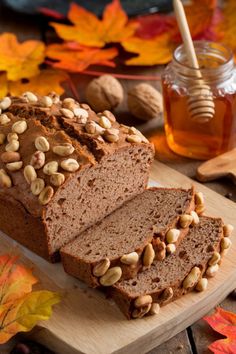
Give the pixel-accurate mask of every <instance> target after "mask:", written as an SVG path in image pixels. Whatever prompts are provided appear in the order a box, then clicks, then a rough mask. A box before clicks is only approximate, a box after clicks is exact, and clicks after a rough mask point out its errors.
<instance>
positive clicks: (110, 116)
mask: <svg viewBox="0 0 236 354" xmlns="http://www.w3.org/2000/svg"><path fill="white" fill-rule="evenodd" d="M99 115H103V116H105V117H107V118H108V119H109V121H110V122H112V123H115V121H116V117H115V116H114V114H113V113H111V112H110V111H108V110H105V111H103V112H102V113H98V116H99Z"/></svg>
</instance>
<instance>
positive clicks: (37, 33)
mask: <svg viewBox="0 0 236 354" xmlns="http://www.w3.org/2000/svg"><path fill="white" fill-rule="evenodd" d="M2 32H13V33H15V34H16V35H17V36H18V39H20V40H25V39H29V38H37V39H41V40H42V39H45V38H48V37H50V32H48V27H47V22H46V20H45V19H43V20H42V18H40V17H28V16H23V15H20V14H17V13H13V12H11V11H9V10H7V9H5V8H3V7H2V6H1V5H0V33H2ZM105 70H106V68H105ZM121 70H122V72H124V73H125V72H128V73H131V72H133V73H139V74H146V73H148V74H152V75H157V76H158V75H159V74H160V70H161V68H156V67H155V68H148V69H142V70H140V69H138V70H137V69H134V68H129V69H127V68H122V69H121ZM106 71H108V70H106ZM77 78H78V76H77V75H76V76H74V78H73V80H74V83H75V85H76V87H77V90H78V93H79V96H80V98H81V100H83V92H84V88H85V87H86V85H87V83H88V82H89V81H90V80H91V77H89V76H86V75H79V80H77ZM121 82H122V85H123V87H124V89H125V94H126V93H127V90H128V89H129V88H130V87H132V86H134V85H135V84H136V83H137V81H131V80H130V81H126V80H122V81H121ZM151 84H152V85H154V86H155V87H157V88H158V89H160V82H159V81H153V82H152V83H151ZM116 114H117V115H118V118H119V119H120V121H122V122H125V123H127V124H133V125H134V124H135V125H136V126H137V127H138V128H140V129H141V130H142V131H143V132H144V133H146V134H147V136H149V138H150V139H151V140H152V141H153V142H154V144H155V146H156V150H157V153H156V158H157V159H159V160H160V161H162V162H164V163H166V164H167V165H168V166H170V167H172V168H174V169H176V170H178V171H179V172H181V173H183V174H185V175H187V176H189V177H191V178H193V179H194V178H195V173H196V168H197V166H198V165H199V164H200V161H193V160H190V159H187V158H182V157H179V156H177V155H176V154H174V153H172V152H171V151H170V150H169V148H168V146H167V143H166V140H165V135H164V131H163V120H162V118H159V119H156V120H153V121H151V122H149V123H145V124H143V123H142V122H139V121H137V120H136V121H135V120H134V118H133V117H131V116H130V115H129V114H128V113H127V106H126V104H125V103H124V104H123V105H121V106H120V107H119V108H118V109H117V110H116ZM207 186H208V187H209V188H212V189H213V190H215V191H217V192H218V193H220V194H222V195H225V196H227V197H230V198H231V199H232V200H234V201H236V186H235V185H234V184H233V183H232V182H231V181H230V180H228V179H222V180H220V181H216V182H210V183H207ZM220 305H221V306H222V307H223V308H225V309H227V310H230V311H233V312H236V295H235V296H232V295H231V296H229V297H228V298H226V299H225V300H224V301H223V302H222V303H221V304H220ZM18 338H19V337H18ZM219 338H220V336H219V335H217V334H216V333H215V332H214V331H213V330H211V329H210V327H209V326H208V325H206V324H205V323H204V321H202V320H200V321H198V322H196V323H195V324H193V325H192V326H191V327H189V328H187V329H186V330H185V331H183V332H181V333H179V334H178V335H176V336H175V337H173V338H172V339H170V340H168V341H167V342H166V343H164V344H162V345H160V346H159V347H157V348H155V349H153V350H152V351H151V352H149V354H159V353H160V354H167V353H168V354H170V353H180V354H188V353H193V354H196V353H198V354H205V353H210V351H209V350H208V349H207V346H208V345H209V344H210V343H211V342H213V341H214V340H216V339H219ZM5 348H7V347H5ZM6 350H7V349H6ZM5 353H7V351H6V352H5ZM65 354H66V353H65ZM68 354H69V353H68Z"/></svg>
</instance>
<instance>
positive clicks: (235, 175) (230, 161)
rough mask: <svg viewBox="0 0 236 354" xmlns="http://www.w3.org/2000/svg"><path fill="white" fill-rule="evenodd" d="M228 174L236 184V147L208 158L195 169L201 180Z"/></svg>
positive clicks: (210, 179) (209, 179)
mask: <svg viewBox="0 0 236 354" xmlns="http://www.w3.org/2000/svg"><path fill="white" fill-rule="evenodd" d="M224 176H229V177H230V178H231V179H232V180H233V182H234V183H235V184H236V148H235V149H233V150H231V151H228V152H226V153H224V154H222V155H219V156H217V157H215V158H214V159H211V160H208V161H206V162H204V163H203V164H202V165H200V166H199V167H198V169H197V179H198V180H199V181H201V182H207V181H212V180H214V179H217V178H220V177H224Z"/></svg>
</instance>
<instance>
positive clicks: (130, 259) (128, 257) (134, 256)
mask: <svg viewBox="0 0 236 354" xmlns="http://www.w3.org/2000/svg"><path fill="white" fill-rule="evenodd" d="M138 260H139V255H138V253H137V252H131V253H128V254H124V255H123V256H122V257H121V259H120V261H121V263H124V264H128V265H131V264H136V263H137V262H138Z"/></svg>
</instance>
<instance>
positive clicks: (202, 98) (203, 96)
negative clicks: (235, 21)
mask: <svg viewBox="0 0 236 354" xmlns="http://www.w3.org/2000/svg"><path fill="white" fill-rule="evenodd" d="M173 7H174V11H175V15H176V19H177V22H178V26H179V30H180V33H181V36H182V39H183V42H184V47H185V51H186V54H187V60H188V64H189V66H191V68H193V69H194V70H193V73H194V76H195V77H194V78H193V80H194V83H193V84H191V85H190V87H189V99H188V109H189V113H190V116H191V118H192V119H193V120H195V121H198V122H202V123H204V122H207V121H209V120H210V119H212V118H213V117H214V114H215V104H214V101H213V94H212V92H211V88H210V87H209V86H208V85H206V84H205V83H204V80H203V78H202V74H201V71H200V69H199V64H198V60H197V56H196V53H195V49H194V46H193V41H192V38H191V34H190V30H189V26H188V22H187V19H186V15H185V11H184V7H183V4H182V2H181V1H180V0H173Z"/></svg>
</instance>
